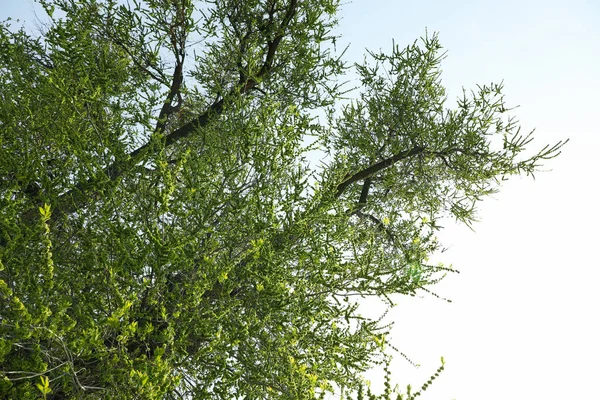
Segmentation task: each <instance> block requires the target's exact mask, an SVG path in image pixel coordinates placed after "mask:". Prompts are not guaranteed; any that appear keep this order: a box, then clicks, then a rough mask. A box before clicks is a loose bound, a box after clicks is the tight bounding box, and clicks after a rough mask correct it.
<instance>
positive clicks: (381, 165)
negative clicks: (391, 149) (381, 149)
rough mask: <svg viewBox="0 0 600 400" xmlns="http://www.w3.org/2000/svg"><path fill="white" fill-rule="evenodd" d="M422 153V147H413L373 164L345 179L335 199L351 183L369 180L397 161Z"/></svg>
mask: <svg viewBox="0 0 600 400" xmlns="http://www.w3.org/2000/svg"><path fill="white" fill-rule="evenodd" d="M423 151H424V148H423V147H420V146H415V147H413V148H412V149H410V150H406V151H401V152H399V153H397V154H395V155H394V156H392V157H390V158H386V159H385V160H383V161H380V162H378V163H377V164H373V165H371V166H370V167H368V168H365V169H363V170H361V171H359V172H357V173H355V174H354V175H352V176H351V177H350V178H348V179H346V180H345V181H344V182H342V183H340V184H339V185H338V187H337V192H336V194H335V197H336V198H337V197H340V196H341V195H342V194H343V193H344V191H345V190H346V189H347V188H348V187H349V186H350V185H352V184H353V183H355V182H358V181H360V180H363V179H366V178H369V177H371V176H373V175H374V174H376V173H377V172H379V171H382V170H384V169H386V168H388V167H391V166H392V165H394V164H395V163H397V162H398V161H400V160H404V159H406V158H409V157H412V156H414V155H416V154H419V153H422V152H423Z"/></svg>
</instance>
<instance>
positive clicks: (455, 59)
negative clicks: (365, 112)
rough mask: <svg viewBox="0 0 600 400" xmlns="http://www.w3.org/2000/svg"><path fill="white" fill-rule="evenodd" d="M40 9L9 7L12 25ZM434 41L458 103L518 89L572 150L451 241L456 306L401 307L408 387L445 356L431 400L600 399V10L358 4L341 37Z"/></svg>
mask: <svg viewBox="0 0 600 400" xmlns="http://www.w3.org/2000/svg"><path fill="white" fill-rule="evenodd" d="M31 4H32V3H31V0H28V1H24V0H0V5H2V8H0V19H4V17H8V16H16V15H17V14H16V13H20V15H21V16H24V15H27V14H29V12H30V10H31ZM426 28H427V29H428V30H429V32H439V34H440V40H441V42H442V44H443V45H444V47H445V48H446V49H447V50H448V58H447V59H446V60H445V62H444V63H443V65H442V69H443V71H444V73H443V75H442V79H443V81H444V83H445V84H446V86H447V88H448V93H449V97H450V99H453V98H455V97H456V95H458V94H459V93H460V92H461V90H462V87H463V86H464V87H465V88H466V89H471V88H475V85H476V84H477V83H480V84H485V83H489V82H491V81H496V82H499V81H501V80H504V82H505V89H506V90H505V93H506V95H507V100H508V103H509V104H512V105H520V108H518V109H517V110H515V112H514V113H515V115H517V116H518V117H519V119H520V121H521V123H522V126H523V129H524V130H525V131H529V130H531V129H533V128H537V130H536V138H537V140H536V141H535V142H534V146H538V147H541V146H542V145H543V144H545V143H554V142H556V141H558V140H561V139H565V138H570V139H571V141H570V142H569V144H568V145H567V146H566V147H565V148H564V150H563V154H562V156H561V157H560V158H558V159H556V160H552V161H551V162H549V163H548V165H547V166H548V168H551V169H553V171H552V172H549V173H539V174H538V175H537V180H535V181H533V180H531V179H519V178H516V179H513V180H511V181H509V182H507V183H506V184H505V185H504V188H503V190H502V191H501V192H500V193H499V194H498V195H496V196H494V197H493V198H490V199H488V200H486V201H485V202H484V203H483V204H482V205H481V207H480V209H481V212H480V219H481V222H480V223H478V224H476V225H475V226H474V228H475V231H476V232H471V231H469V230H468V229H466V228H464V227H462V228H461V227H456V226H453V225H452V224H450V226H449V227H448V228H447V229H446V230H445V231H444V232H442V234H441V235H440V237H441V239H442V241H443V243H444V244H445V245H446V246H447V247H450V249H449V250H448V251H446V252H445V253H444V254H443V255H442V256H443V257H442V258H440V261H444V262H446V263H452V264H453V265H454V266H455V267H456V268H457V269H459V270H460V271H461V274H459V275H455V276H450V277H448V278H447V280H446V281H444V282H442V283H441V284H440V285H439V286H438V287H437V288H436V291H437V292H438V293H439V294H440V295H442V296H445V297H449V298H451V299H452V300H453V303H451V304H448V303H444V302H442V301H439V300H437V299H435V298H432V297H430V296H425V297H424V298H417V299H413V298H402V299H400V301H399V306H398V307H396V308H395V309H393V310H392V312H391V314H390V316H391V317H392V318H393V319H394V320H395V321H396V328H395V331H394V341H393V344H394V345H395V346H396V347H398V348H399V349H400V350H401V351H403V352H405V353H406V354H407V355H409V356H410V357H411V358H413V360H414V361H416V362H418V363H420V364H422V367H421V368H420V369H416V370H415V369H414V368H412V367H410V366H409V365H408V364H407V363H406V362H405V361H404V360H403V359H401V358H400V357H398V358H397V360H396V361H395V362H394V364H393V367H394V368H393V372H394V379H395V381H397V382H399V383H402V384H406V383H413V384H415V385H418V384H420V383H422V382H423V381H425V380H426V379H427V377H428V376H429V375H430V374H431V373H432V372H433V371H434V370H435V369H436V368H437V367H438V365H439V361H438V360H439V357H440V356H444V357H445V358H446V361H447V365H446V371H445V372H444V373H443V374H442V375H441V376H440V378H439V379H438V381H436V383H435V384H434V385H433V386H431V387H430V389H429V390H428V391H427V392H426V393H425V394H424V396H423V397H422V399H423V400H427V399H432V400H433V399H436V400H437V399H447V400H450V399H452V398H456V399H458V400H480V399H485V400H500V399H502V400H505V399H511V400H526V399H527V400H530V399H545V400H558V399H561V400H563V399H595V398H600V397H599V396H600V394H599V393H600V384H599V383H598V382H600V381H599V380H598V379H599V378H598V376H600V364H599V363H598V360H600V345H599V343H598V338H600V328H598V326H597V323H598V319H599V318H598V315H599V314H600V313H599V311H598V309H599V307H600V290H599V289H598V283H599V282H600V272H599V269H600V261H598V258H597V256H596V250H597V248H598V231H597V227H598V226H599V225H600V217H599V215H598V211H597V206H596V204H597V203H598V194H599V193H600V190H599V189H598V188H597V186H598V184H597V182H598V180H599V179H598V175H599V173H600V166H599V165H600V157H599V155H598V153H599V151H600V130H599V129H598V126H597V124H596V123H595V122H596V118H597V115H598V114H600V113H599V112H598V107H599V106H600V101H599V99H598V93H600V78H599V76H598V72H597V71H600V3H598V2H596V1H591V0H590V1H583V0H579V1H578V0H572V1H533V0H532V1H527V0H521V1H514V0H509V1H503V2H500V1H487V0H486V1H454V2H449V1H441V0H439V1H433V0H429V1H391V0H388V1H383V0H370V1H366V0H364V1H359V0H355V1H354V2H352V3H347V4H345V5H344V7H343V8H342V13H341V20H340V27H339V29H338V31H339V33H340V34H342V35H343V36H344V37H343V38H342V39H341V41H340V43H341V44H342V46H344V45H345V44H350V45H351V47H350V49H349V51H348V53H347V56H348V58H349V59H350V60H352V61H360V60H361V59H362V54H363V49H364V48H365V47H368V48H371V49H380V48H381V49H383V50H389V49H390V48H391V41H392V38H394V39H395V40H396V43H398V44H400V45H405V44H409V43H412V42H413V41H414V40H415V39H417V38H418V37H419V36H421V35H423V34H424V33H425V29H426ZM449 104H451V103H449ZM370 378H371V379H372V380H373V381H374V385H377V381H378V377H377V375H376V374H372V375H371V376H370Z"/></svg>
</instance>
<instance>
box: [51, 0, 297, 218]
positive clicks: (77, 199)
mask: <svg viewBox="0 0 600 400" xmlns="http://www.w3.org/2000/svg"><path fill="white" fill-rule="evenodd" d="M297 6H298V1H297V0H291V1H290V3H289V7H288V9H287V12H286V15H285V16H284V18H283V21H282V23H281V25H280V27H279V34H278V35H277V36H276V37H275V38H273V40H270V41H268V42H267V46H266V49H265V53H266V55H265V59H264V62H263V64H262V66H261V68H260V70H259V71H258V73H257V74H255V75H254V77H253V78H250V79H248V81H247V82H245V83H243V84H242V85H240V86H239V87H234V88H232V89H231V90H230V92H229V94H228V95H226V96H225V97H224V98H227V97H230V96H233V95H236V94H245V93H248V92H250V91H251V90H252V89H254V88H255V87H256V86H257V85H258V84H259V80H260V79H261V78H263V77H265V76H267V75H268V74H269V73H270V71H271V68H272V66H273V60H274V59H275V54H276V52H277V48H278V47H279V44H280V43H281V40H282V39H283V38H284V37H285V32H286V29H287V27H288V25H289V24H290V22H291V21H292V18H293V17H294V15H295V13H296V11H297ZM179 61H181V62H178V63H177V67H176V68H175V71H174V73H173V80H172V83H171V88H170V90H169V94H168V96H167V101H166V102H165V105H164V106H163V108H162V110H161V112H160V115H159V119H158V120H159V121H158V124H157V126H156V131H157V132H162V130H164V124H165V123H166V121H165V119H166V117H167V116H168V114H169V111H170V110H171V108H172V106H171V102H172V100H173V98H174V97H175V96H176V95H177V94H178V93H179V89H180V86H181V81H182V68H183V60H179ZM223 105H224V99H223V98H222V99H221V100H219V101H216V102H214V103H213V104H212V105H211V106H210V107H209V108H208V109H207V110H206V111H205V112H204V113H202V114H200V115H199V116H198V117H197V118H195V119H193V120H192V121H190V122H188V123H186V124H185V125H183V126H181V127H179V128H178V129H176V130H174V131H173V132H171V133H170V134H168V135H167V136H166V138H165V146H167V147H168V146H171V145H173V144H174V143H176V142H178V141H179V140H181V139H183V138H185V137H188V136H190V135H191V134H192V133H193V132H195V131H197V130H198V129H199V128H202V127H204V126H206V125H207V124H208V122H209V119H210V117H211V116H213V115H218V114H220V113H221V112H222V111H223ZM150 145H151V144H150V143H146V144H145V145H143V146H141V147H139V148H138V149H136V150H134V151H132V152H131V153H129V155H128V157H127V158H128V160H127V161H115V162H114V163H112V164H111V165H109V166H108V167H106V168H105V169H104V170H103V172H104V175H102V174H99V176H100V177H93V178H90V179H88V180H87V181H84V182H79V183H78V184H77V185H76V186H75V187H74V188H73V189H71V190H69V191H68V192H66V193H64V194H63V195H61V196H60V203H59V204H58V205H57V206H55V208H56V209H58V210H60V212H61V213H63V214H69V213H72V212H74V211H75V210H77V208H79V207H80V206H81V205H82V203H83V202H84V201H85V200H86V199H87V198H88V197H89V195H90V192H91V190H92V189H93V188H94V186H95V184H97V183H99V182H100V181H101V180H104V181H106V180H109V181H114V180H116V179H117V178H118V177H120V176H121V175H123V174H124V173H125V172H127V171H128V170H130V169H131V168H132V167H133V166H135V165H136V164H137V163H138V162H139V161H140V160H139V159H138V158H140V157H141V155H142V154H144V153H145V152H146V151H147V150H148V148H149V147H150Z"/></svg>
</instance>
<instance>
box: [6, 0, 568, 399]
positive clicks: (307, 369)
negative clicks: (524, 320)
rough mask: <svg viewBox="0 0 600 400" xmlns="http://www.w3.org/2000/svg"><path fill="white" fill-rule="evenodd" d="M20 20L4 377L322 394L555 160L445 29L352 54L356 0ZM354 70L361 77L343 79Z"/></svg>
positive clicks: (98, 394)
mask: <svg viewBox="0 0 600 400" xmlns="http://www.w3.org/2000/svg"><path fill="white" fill-rule="evenodd" d="M39 2H40V3H41V4H42V5H43V7H44V8H45V10H46V12H47V14H48V17H49V22H48V23H47V24H45V25H43V26H42V28H41V31H40V32H28V31H26V30H25V29H24V28H21V29H18V27H15V26H14V24H13V25H11V23H10V21H5V22H3V23H2V24H1V25H0V87H2V90H1V91H0V135H1V136H0V337H1V339H2V340H1V341H0V394H3V396H5V397H8V398H20V399H27V398H40V397H44V398H49V399H50V398H54V399H61V398H90V399H93V398H98V399H99V398H102V399H105V398H114V399H120V398H123V399H128V398H143V399H184V398H200V399H202V398H210V399H232V398H239V399H242V398H244V399H271V398H272V399H309V398H318V397H319V396H323V395H324V394H325V393H326V392H328V391H332V390H334V389H340V388H343V389H344V390H347V391H350V392H352V391H353V390H359V388H360V387H361V384H362V378H361V373H363V372H364V371H366V370H367V369H369V368H371V367H372V366H373V365H375V364H378V363H381V362H383V361H384V360H385V348H384V342H385V337H386V335H387V333H388V331H389V326H387V325H385V324H384V323H383V322H382V321H381V319H378V318H377V317H371V318H370V317H368V316H363V315H360V313H359V310H358V306H359V301H360V299H361V297H365V296H378V297H380V298H382V299H384V300H385V301H387V302H389V303H390V305H391V301H392V300H391V296H394V295H398V294H402V295H414V294H415V293H418V292H419V291H426V292H429V291H430V289H429V288H430V287H431V285H432V284H434V283H436V282H437V281H439V279H441V278H442V277H443V276H444V274H445V273H447V272H450V271H452V269H451V268H448V267H445V266H443V265H431V264H430V263H429V262H428V257H429V256H430V255H431V254H432V253H435V252H436V251H437V250H438V249H439V248H440V244H439V243H438V242H437V240H436V238H435V233H436V231H437V230H438V229H440V228H441V226H440V219H441V218H445V217H448V216H452V217H455V218H456V219H458V220H459V221H462V222H464V223H467V224H469V223H471V222H472V221H473V220H474V218H475V206H476V204H477V202H478V201H479V200H481V199H482V198H484V197H485V196H486V195H488V194H490V193H493V192H495V191H496V190H497V189H498V186H499V183H500V181H501V180H503V179H506V178H507V177H509V176H511V175H515V174H528V175H529V174H533V173H534V172H535V171H536V169H537V168H538V166H539V165H540V162H542V161H543V160H545V159H549V158H552V157H554V156H556V155H557V154H558V153H559V149H560V147H561V145H562V143H558V144H556V145H551V146H545V147H543V148H542V149H541V150H540V151H537V152H531V151H526V147H527V145H528V144H530V142H531V140H532V137H531V135H530V134H523V133H521V131H520V128H519V125H518V122H517V121H516V120H515V119H514V118H513V117H511V116H510V110H509V108H508V106H507V105H506V103H505V101H504V97H503V94H502V85H498V84H490V85H485V86H480V87H477V88H476V89H475V90H474V91H472V92H467V91H465V92H464V96H463V97H461V98H459V99H458V101H457V103H456V105H454V106H453V107H448V106H447V105H446V102H447V99H446V94H445V90H444V87H443V86H442V84H441V80H440V63H441V61H442V59H443V58H444V53H443V52H442V49H441V46H440V44H439V41H438V38H437V36H436V35H431V36H426V37H424V38H422V39H421V40H420V41H416V42H415V43H413V44H411V45H409V46H407V47H400V46H397V45H394V46H393V48H392V49H391V51H390V52H389V53H380V52H369V53H368V54H367V55H366V57H365V61H364V63H362V64H357V65H351V66H349V65H346V63H345V62H344V59H343V52H341V55H340V54H339V53H340V52H338V53H336V51H335V44H336V39H337V38H336V36H335V35H334V34H333V33H332V32H333V29H334V27H335V24H336V15H337V12H338V9H339V1H337V0H244V1H241V0H205V1H192V0H137V1H136V0H133V1H127V2H123V1H117V0H104V1H101V0H39ZM351 68H353V69H354V70H355V72H356V73H357V74H358V76H359V77H360V83H359V85H358V87H357V88H356V89H355V90H353V91H351V92H348V89H349V88H348V87H346V86H344V85H340V83H339V82H340V79H342V77H343V74H344V73H346V72H347V70H348V69H351Z"/></svg>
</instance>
